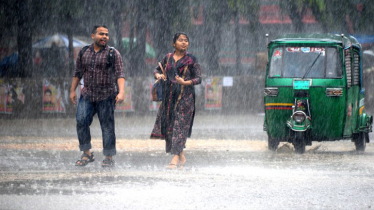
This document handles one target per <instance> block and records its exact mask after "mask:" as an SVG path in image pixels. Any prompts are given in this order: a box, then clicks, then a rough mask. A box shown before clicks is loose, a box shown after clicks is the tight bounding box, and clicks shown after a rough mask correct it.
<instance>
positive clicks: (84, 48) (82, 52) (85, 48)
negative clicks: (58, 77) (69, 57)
mask: <svg viewBox="0 0 374 210" xmlns="http://www.w3.org/2000/svg"><path fill="white" fill-rule="evenodd" d="M89 47H90V45H86V46H84V47H82V49H81V51H79V59H80V61H81V63H82V56H83V54H84V53H85V52H86V50H87V49H88V48H89Z"/></svg>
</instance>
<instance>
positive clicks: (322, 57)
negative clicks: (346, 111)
mask: <svg viewBox="0 0 374 210" xmlns="http://www.w3.org/2000/svg"><path fill="white" fill-rule="evenodd" d="M342 68H343V64H342V60H341V57H340V53H339V50H338V49H337V48H333V47H288V46H287V47H277V48H274V50H273V52H272V54H271V60H270V69H269V77H283V78H302V77H304V76H305V78H342ZM308 71H309V72H308ZM307 72H308V73H307Z"/></svg>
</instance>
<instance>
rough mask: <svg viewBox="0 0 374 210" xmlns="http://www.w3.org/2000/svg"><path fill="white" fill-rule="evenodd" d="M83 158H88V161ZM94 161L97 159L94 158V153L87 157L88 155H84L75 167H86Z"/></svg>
mask: <svg viewBox="0 0 374 210" xmlns="http://www.w3.org/2000/svg"><path fill="white" fill-rule="evenodd" d="M83 158H87V159H83ZM94 161H95V158H94V155H93V152H91V156H90V155H87V154H86V153H83V155H82V156H81V159H80V160H77V162H75V166H86V165H87V164H88V163H90V162H94Z"/></svg>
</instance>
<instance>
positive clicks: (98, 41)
mask: <svg viewBox="0 0 374 210" xmlns="http://www.w3.org/2000/svg"><path fill="white" fill-rule="evenodd" d="M95 44H96V45H97V46H99V47H102V48H103V47H106V45H107V43H105V44H104V45H103V44H101V41H100V40H96V41H95Z"/></svg>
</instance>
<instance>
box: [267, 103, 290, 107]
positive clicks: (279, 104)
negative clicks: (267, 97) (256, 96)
mask: <svg viewBox="0 0 374 210" xmlns="http://www.w3.org/2000/svg"><path fill="white" fill-rule="evenodd" d="M265 106H293V104H292V103H267V104H265Z"/></svg>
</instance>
